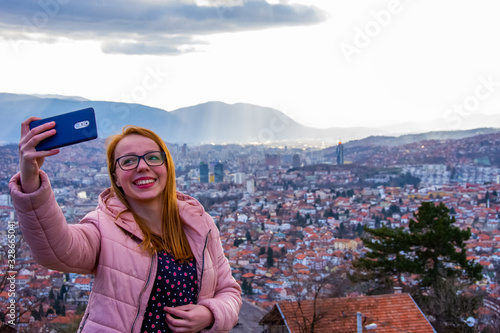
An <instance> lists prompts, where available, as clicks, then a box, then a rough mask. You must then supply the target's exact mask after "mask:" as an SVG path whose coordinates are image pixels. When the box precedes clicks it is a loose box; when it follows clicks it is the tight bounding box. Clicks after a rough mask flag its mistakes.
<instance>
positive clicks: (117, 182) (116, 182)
mask: <svg viewBox="0 0 500 333" xmlns="http://www.w3.org/2000/svg"><path fill="white" fill-rule="evenodd" d="M113 179H114V180H115V184H116V186H118V187H122V186H121V185H120V182H119V181H118V178H117V177H116V174H115V173H114V174H113Z"/></svg>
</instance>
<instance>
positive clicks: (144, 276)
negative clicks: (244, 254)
mask: <svg viewBox="0 0 500 333" xmlns="http://www.w3.org/2000/svg"><path fill="white" fill-rule="evenodd" d="M35 119H37V118H36V117H31V118H29V119H27V120H26V121H25V122H23V123H22V125H21V141H20V143H19V151H20V169H21V172H20V173H18V174H16V175H15V176H14V177H13V178H12V179H11V181H10V183H9V188H10V190H11V195H12V199H13V203H14V206H15V209H16V211H17V213H18V220H19V225H20V227H21V229H22V232H23V235H24V237H25V239H26V241H27V242H28V244H29V245H30V248H31V250H32V253H33V256H34V258H35V259H36V260H37V261H38V262H39V263H40V264H42V265H44V266H46V267H48V268H50V269H53V270H58V271H62V272H74V273H80V274H93V275H95V279H94V286H93V288H92V292H91V295H90V297H89V303H88V306H87V310H86V312H85V314H84V316H83V319H82V322H81V324H80V330H79V331H81V332H100V331H108V330H113V331H116V332H139V329H140V332H159V331H160V332H199V331H202V330H203V331H204V332H205V331H206V332H222V331H229V330H230V329H231V328H232V327H233V326H234V325H236V323H237V321H238V314H239V310H240V307H241V288H240V286H239V285H238V283H237V282H236V280H235V279H234V278H233V277H232V274H231V269H230V267H229V263H228V261H227V259H226V257H225V256H224V251H223V249H222V246H221V241H220V237H219V232H218V229H217V227H216V226H215V223H214V222H213V220H212V218H211V217H210V215H208V214H207V213H206V212H205V211H204V209H203V207H202V206H201V205H200V203H199V202H198V201H196V200H195V199H193V198H191V197H189V196H187V195H184V194H182V193H178V192H177V191H176V181H175V168H174V164H173V161H172V158H171V156H170V153H169V151H168V149H167V147H166V145H165V143H164V142H163V140H162V139H161V138H160V137H159V136H158V135H156V133H154V132H152V131H151V130H149V129H146V128H142V127H137V126H126V127H125V128H124V129H123V131H122V133H120V134H117V135H115V136H112V137H110V138H108V140H107V162H108V171H109V176H110V178H111V188H108V189H106V190H105V191H103V192H102V193H101V195H100V197H99V204H98V207H97V209H96V210H95V211H92V212H90V213H89V214H87V215H86V216H85V217H84V218H83V219H82V220H81V221H80V223H79V224H78V225H73V224H72V225H68V224H67V223H66V220H65V217H64V215H63V213H62V211H61V209H60V208H59V206H58V205H57V202H56V201H55V197H54V193H53V192H52V189H51V186H50V183H49V179H48V177H47V174H46V173H45V172H43V171H42V170H41V169H40V167H41V166H42V164H43V161H44V158H45V157H49V156H52V155H55V154H57V153H59V150H58V149H53V150H49V151H36V150H35V146H36V145H37V144H38V143H39V142H40V141H41V140H42V139H44V138H46V137H50V136H52V135H54V133H55V131H54V130H53V129H52V128H53V126H54V125H55V124H53V123H46V124H43V125H40V126H38V127H34V128H33V129H31V130H30V128H29V123H30V122H32V121H33V120H35Z"/></svg>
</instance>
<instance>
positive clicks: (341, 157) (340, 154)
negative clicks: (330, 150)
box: [337, 141, 344, 165]
mask: <svg viewBox="0 0 500 333" xmlns="http://www.w3.org/2000/svg"><path fill="white" fill-rule="evenodd" d="M343 164H344V146H343V145H342V142H340V141H339V145H338V146H337V165H343Z"/></svg>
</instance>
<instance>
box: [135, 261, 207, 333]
mask: <svg viewBox="0 0 500 333" xmlns="http://www.w3.org/2000/svg"><path fill="white" fill-rule="evenodd" d="M196 274H197V273H196V261H195V259H194V258H193V259H191V260H190V261H187V262H180V261H178V260H175V258H174V257H173V256H172V255H171V254H170V253H165V252H163V251H162V252H160V253H158V270H157V275H156V279H155V282H154V286H153V290H152V291H151V295H150V297H149V301H148V306H147V307H146V312H145V313H144V320H143V322H142V327H141V332H143V333H163V332H172V331H171V330H170V329H169V328H168V326H167V322H166V318H167V315H166V312H165V311H164V310H163V307H165V306H169V307H174V306H179V305H186V304H196V300H197V299H198V278H197V275H196Z"/></svg>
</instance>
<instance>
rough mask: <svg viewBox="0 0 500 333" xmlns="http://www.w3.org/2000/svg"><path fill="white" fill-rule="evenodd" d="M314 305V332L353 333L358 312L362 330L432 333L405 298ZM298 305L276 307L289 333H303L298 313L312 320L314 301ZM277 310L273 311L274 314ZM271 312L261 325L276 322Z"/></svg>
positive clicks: (334, 300) (324, 301)
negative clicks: (368, 326)
mask: <svg viewBox="0 0 500 333" xmlns="http://www.w3.org/2000/svg"><path fill="white" fill-rule="evenodd" d="M317 302H318V303H317V305H316V311H319V317H320V319H319V320H318V321H317V322H316V323H315V327H314V331H315V332H319V333H327V332H328V333H330V332H332V333H333V332H342V333H355V332H357V326H356V322H357V317H356V314H357V312H361V313H362V315H363V319H362V320H363V326H366V325H369V324H372V323H375V324H377V329H376V331H377V332H379V333H399V332H412V333H433V332H434V329H433V328H432V326H431V324H430V323H429V322H428V320H427V319H426V318H425V317H424V315H423V314H422V312H421V311H420V309H419V308H418V306H417V305H416V303H415V302H414V300H413V298H412V297H411V296H410V295H408V294H390V295H378V296H363V297H352V298H349V297H345V298H326V299H318V300H317ZM300 304H301V308H300V309H299V307H298V303H297V302H279V303H278V304H277V305H276V307H279V310H280V312H281V313H283V316H284V317H285V320H286V324H287V326H288V328H289V330H290V332H291V333H299V332H301V329H302V330H303V327H301V326H300V325H302V323H303V320H302V315H301V313H303V314H304V316H306V317H307V318H308V319H309V321H310V320H311V318H312V317H313V313H314V306H313V304H314V301H313V300H304V301H302V302H301V303H300ZM276 307H275V308H274V309H273V310H276ZM273 310H271V312H269V313H268V314H267V315H266V316H265V317H264V318H263V319H262V320H261V325H262V324H265V325H270V321H272V322H274V321H275V320H276V312H274V314H273ZM301 311H302V312H301ZM299 314H300V315H299ZM299 317H300V318H299Z"/></svg>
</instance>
